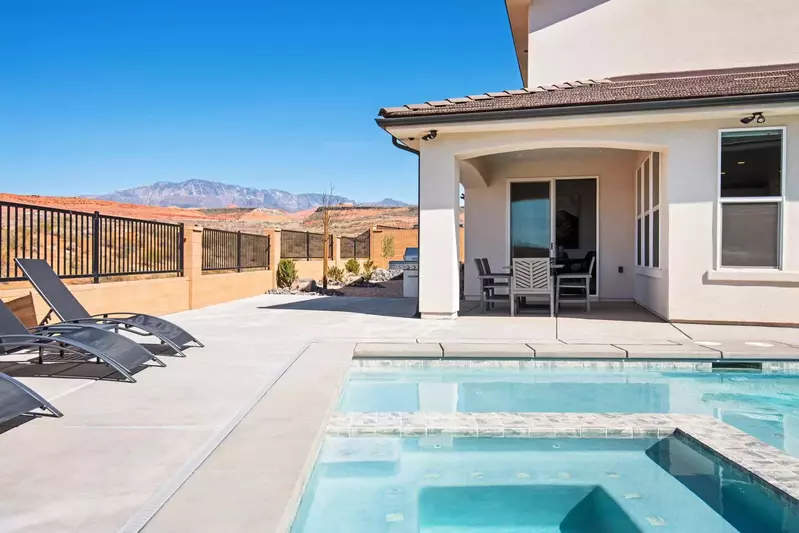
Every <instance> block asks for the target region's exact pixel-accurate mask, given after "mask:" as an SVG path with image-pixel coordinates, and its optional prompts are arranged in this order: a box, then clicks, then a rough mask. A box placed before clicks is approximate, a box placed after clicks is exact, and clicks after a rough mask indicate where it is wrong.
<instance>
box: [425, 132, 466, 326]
mask: <svg viewBox="0 0 799 533" xmlns="http://www.w3.org/2000/svg"><path fill="white" fill-rule="evenodd" d="M430 144H432V145H433V146H431V147H427V146H424V145H423V146H422V150H421V155H420V157H421V161H420V165H421V166H420V179H419V210H420V211H419V312H420V313H421V315H422V318H437V319H451V318H457V316H458V309H459V307H460V294H459V268H458V226H459V215H460V194H459V186H460V177H459V173H458V164H457V161H456V160H455V157H454V156H453V155H452V154H450V153H447V152H446V151H444V150H437V149H436V147H435V142H434V141H431V142H430Z"/></svg>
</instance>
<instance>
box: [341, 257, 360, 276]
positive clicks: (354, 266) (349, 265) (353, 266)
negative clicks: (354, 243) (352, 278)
mask: <svg viewBox="0 0 799 533" xmlns="http://www.w3.org/2000/svg"><path fill="white" fill-rule="evenodd" d="M344 268H346V269H347V272H349V273H350V274H355V275H356V276H357V275H358V272H360V271H361V264H360V263H359V262H358V260H357V259H347V262H346V263H344Z"/></svg>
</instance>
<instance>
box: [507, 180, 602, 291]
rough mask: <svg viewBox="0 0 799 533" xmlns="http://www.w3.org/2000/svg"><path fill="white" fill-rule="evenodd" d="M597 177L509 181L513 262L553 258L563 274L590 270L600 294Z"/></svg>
mask: <svg viewBox="0 0 799 533" xmlns="http://www.w3.org/2000/svg"><path fill="white" fill-rule="evenodd" d="M597 188H598V182H597V178H552V179H536V180H529V181H513V182H511V183H510V191H509V193H510V194H509V202H510V206H509V207H510V213H509V214H510V216H509V228H508V229H509V236H510V259H511V260H513V259H514V258H519V257H552V258H554V263H555V264H556V265H558V266H559V268H558V269H557V272H559V273H580V272H587V271H588V268H589V266H590V263H591V258H592V257H593V258H597V259H595V261H594V266H593V271H592V273H593V279H592V280H591V294H592V295H593V296H597V294H598V287H597V279H598V278H597V275H596V273H597V271H598V267H599V265H598V257H597V252H598V245H599V242H598V240H599V237H598V235H599V233H598V228H599V209H598V204H597V193H598V190H597Z"/></svg>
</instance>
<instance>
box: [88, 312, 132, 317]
mask: <svg viewBox="0 0 799 533" xmlns="http://www.w3.org/2000/svg"><path fill="white" fill-rule="evenodd" d="M143 314H144V313H128V312H126V311H114V312H113V313H97V314H96V315H92V318H113V317H114V316H115V315H124V316H132V315H143Z"/></svg>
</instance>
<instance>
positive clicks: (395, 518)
mask: <svg viewBox="0 0 799 533" xmlns="http://www.w3.org/2000/svg"><path fill="white" fill-rule="evenodd" d="M291 531H292V532H293V533H322V532H329V531H346V532H347V533H381V532H385V533H412V532H413V533H415V532H422V533H498V532H503V533H557V532H559V533H611V532H612V533H638V532H649V531H656V532H677V531H679V532H692V531H701V532H702V533H733V532H736V531H737V532H740V533H793V532H797V531H799V515H798V514H797V512H796V508H795V507H794V506H792V505H790V504H788V503H786V502H785V501H784V500H782V499H780V498H778V497H777V496H776V495H774V494H773V493H771V492H770V491H768V490H767V489H765V488H763V487H762V486H761V485H758V484H756V483H754V482H752V480H751V479H750V478H749V477H748V476H747V475H745V474H743V473H741V472H740V471H738V470H737V469H735V468H734V467H733V466H732V465H730V464H729V463H724V462H723V461H721V460H719V459H717V458H716V457H715V456H710V455H706V454H705V453H703V452H701V451H700V450H699V449H697V448H694V447H693V446H692V445H690V444H689V443H687V442H684V441H682V440H680V439H677V438H673V437H672V438H667V439H663V440H657V439H601V440H599V439H533V438H530V439H485V438H451V437H445V436H441V435H439V436H436V437H425V438H392V437H385V438H380V437H375V438H370V437H359V438H336V437H328V438H327V439H326V440H325V442H324V445H323V447H322V450H321V452H320V455H319V458H318V460H317V463H316V466H315V468H314V470H313V473H312V475H311V478H310V480H309V483H308V486H307V488H306V490H305V494H304V496H303V499H302V502H301V504H300V508H299V511H298V513H297V517H296V520H295V522H294V525H293V527H292V530H291Z"/></svg>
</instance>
